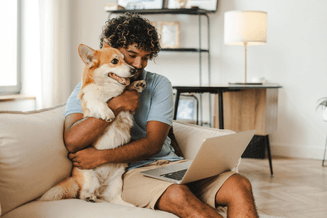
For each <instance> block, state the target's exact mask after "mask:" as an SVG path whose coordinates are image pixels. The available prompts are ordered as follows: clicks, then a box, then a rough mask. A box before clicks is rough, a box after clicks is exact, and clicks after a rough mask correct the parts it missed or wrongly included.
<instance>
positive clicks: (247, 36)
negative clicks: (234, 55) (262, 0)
mask: <svg viewBox="0 0 327 218" xmlns="http://www.w3.org/2000/svg"><path fill="white" fill-rule="evenodd" d="M224 39H225V44H227V45H244V82H243V83H241V82H238V83H229V84H237V85H261V84H262V83H247V82H246V73H247V72H246V68H247V57H246V56H247V54H246V53H247V46H248V45H260V44H266V42H267V12H264V11H228V12H225V21H224Z"/></svg>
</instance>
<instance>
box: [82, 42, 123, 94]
mask: <svg viewBox="0 0 327 218" xmlns="http://www.w3.org/2000/svg"><path fill="white" fill-rule="evenodd" d="M108 48H110V46H109V45H108V44H107V43H103V47H102V48H101V49H99V50H96V51H95V52H94V55H93V57H94V59H95V60H97V61H95V62H93V64H94V65H93V66H92V67H91V68H90V67H88V66H87V65H85V66H84V68H83V74H82V75H83V78H82V81H83V84H82V87H81V89H83V88H84V87H85V86H87V85H89V84H91V83H94V79H93V78H94V70H95V69H97V68H98V67H99V66H101V65H103V64H109V65H110V64H111V63H110V62H108V60H110V57H111V56H112V55H113V54H112V53H113V52H114V50H111V52H108V51H106V52H103V50H104V49H108ZM117 54H118V53H117ZM118 55H119V54H118Z"/></svg>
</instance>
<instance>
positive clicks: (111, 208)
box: [2, 199, 177, 218]
mask: <svg viewBox="0 0 327 218" xmlns="http://www.w3.org/2000/svg"><path fill="white" fill-rule="evenodd" d="M45 217H46V218H59V217H60V218H71V217H78V218H91V217H92V218H111V217H112V218H118V217H121V218H126V217H133V218H154V217H155V218H177V216H175V215H174V214H171V213H167V212H163V211H155V210H151V209H146V208H138V207H126V206H121V205H117V204H111V203H107V202H100V203H90V202H86V201H83V200H79V199H68V200H59V201H50V202H44V201H33V202H31V203H28V204H25V205H22V206H20V207H18V208H16V209H15V210H13V211H10V212H9V213H7V214H6V215H5V216H3V217H2V218H45Z"/></svg>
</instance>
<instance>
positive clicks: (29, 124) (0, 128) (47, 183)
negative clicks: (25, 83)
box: [0, 105, 72, 215]
mask: <svg viewBox="0 0 327 218" xmlns="http://www.w3.org/2000/svg"><path fill="white" fill-rule="evenodd" d="M64 110H65V106H64V105H61V106H58V107H55V108H50V109H47V110H40V111H34V112H27V113H20V112H11V113H9V112H0V205H1V207H2V215H4V214H6V213H7V212H8V211H10V210H12V209H14V208H16V207H18V206H20V205H22V204H24V203H26V202H29V201H32V200H34V199H36V198H38V197H40V196H41V195H42V194H43V193H44V192H46V191H47V190H48V189H50V188H51V187H52V186H53V185H55V184H56V183H58V182H60V181H61V180H62V179H64V178H65V177H67V176H69V175H70V172H71V168H72V164H71V162H70V161H69V160H68V158H67V153H68V152H67V150H66V148H65V146H64V142H63V124H64Z"/></svg>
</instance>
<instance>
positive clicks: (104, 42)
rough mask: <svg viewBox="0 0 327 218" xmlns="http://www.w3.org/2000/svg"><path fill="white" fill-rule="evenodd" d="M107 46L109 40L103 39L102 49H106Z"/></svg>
mask: <svg viewBox="0 0 327 218" xmlns="http://www.w3.org/2000/svg"><path fill="white" fill-rule="evenodd" d="M109 44H110V42H109V40H108V39H106V38H104V39H103V43H102V48H108V47H110V45H109Z"/></svg>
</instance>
